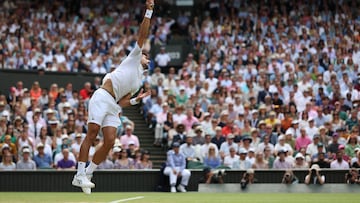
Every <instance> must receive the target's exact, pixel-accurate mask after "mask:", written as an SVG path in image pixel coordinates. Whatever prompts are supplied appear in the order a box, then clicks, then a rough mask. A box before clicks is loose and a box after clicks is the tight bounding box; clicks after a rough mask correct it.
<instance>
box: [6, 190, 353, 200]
mask: <svg viewBox="0 0 360 203" xmlns="http://www.w3.org/2000/svg"><path fill="white" fill-rule="evenodd" d="M0 202H11V203H19V202H26V203H32V202H34V203H35V202H36V203H37V202H47V203H48V202H49V203H50V202H64V203H65V202H67V203H75V202H83V203H84V202H104V203H120V202H129V203H165V202H166V203H167V202H171V203H176V202H186V203H188V202H196V203H232V202H241V203H264V202H273V203H279V202H281V203H297V202H309V203H310V202H311V203H312V202H316V203H322V202H324V203H331V202H336V203H337V202H346V203H353V202H354V203H355V202H359V194H356V193H355V194H354V193H353V194H351V193H347V194H340V193H339V194H334V193H333V194H264V193H261V194H244V193H198V192H188V193H176V194H171V193H156V192H154V193H150V192H149V193H145V192H143V193H141V192H132V193H121V192H112V193H102V192H101V193H100V192H99V193H92V194H91V195H85V194H83V193H81V192H78V193H73V192H72V193H69V192H1V193H0Z"/></svg>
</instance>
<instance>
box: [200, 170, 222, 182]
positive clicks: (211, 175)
mask: <svg viewBox="0 0 360 203" xmlns="http://www.w3.org/2000/svg"><path fill="white" fill-rule="evenodd" d="M225 175H226V174H225V169H221V170H211V168H209V167H206V168H204V176H203V178H201V179H200V181H199V182H200V183H206V184H223V183H224V180H223V177H224V176H225Z"/></svg>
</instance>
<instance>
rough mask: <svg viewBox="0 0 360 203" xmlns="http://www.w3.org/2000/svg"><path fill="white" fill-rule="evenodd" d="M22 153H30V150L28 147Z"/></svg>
mask: <svg viewBox="0 0 360 203" xmlns="http://www.w3.org/2000/svg"><path fill="white" fill-rule="evenodd" d="M22 153H30V149H29V148H28V147H25V148H24V149H23V150H22Z"/></svg>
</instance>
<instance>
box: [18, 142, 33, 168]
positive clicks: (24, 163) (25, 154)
mask: <svg viewBox="0 0 360 203" xmlns="http://www.w3.org/2000/svg"><path fill="white" fill-rule="evenodd" d="M16 169H21V170H36V163H35V161H33V160H31V155H30V149H29V148H28V147H25V148H23V150H22V159H21V160H19V161H18V162H17V163H16Z"/></svg>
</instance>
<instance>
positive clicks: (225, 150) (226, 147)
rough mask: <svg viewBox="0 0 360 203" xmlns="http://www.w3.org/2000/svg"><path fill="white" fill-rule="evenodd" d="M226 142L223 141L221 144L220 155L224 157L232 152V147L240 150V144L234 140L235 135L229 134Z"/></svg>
mask: <svg viewBox="0 0 360 203" xmlns="http://www.w3.org/2000/svg"><path fill="white" fill-rule="evenodd" d="M226 140H227V141H226V142H223V143H222V144H221V146H220V157H221V158H222V159H224V157H225V156H227V155H229V154H230V148H234V149H235V150H236V152H237V151H238V145H237V144H236V143H235V142H234V135H233V134H229V135H228V136H227V138H226Z"/></svg>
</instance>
